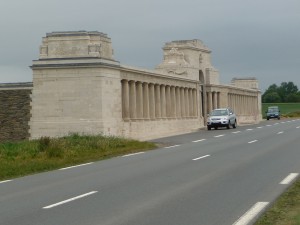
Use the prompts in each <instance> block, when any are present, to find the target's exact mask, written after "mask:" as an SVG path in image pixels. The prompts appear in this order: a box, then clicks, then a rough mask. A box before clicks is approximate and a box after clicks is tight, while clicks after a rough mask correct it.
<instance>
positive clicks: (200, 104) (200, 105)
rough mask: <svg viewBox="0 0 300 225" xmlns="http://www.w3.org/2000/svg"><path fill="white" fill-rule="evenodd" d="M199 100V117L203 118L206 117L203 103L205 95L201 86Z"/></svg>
mask: <svg viewBox="0 0 300 225" xmlns="http://www.w3.org/2000/svg"><path fill="white" fill-rule="evenodd" d="M198 94H199V100H198V102H199V115H200V116H203V117H204V114H203V111H202V110H203V101H202V95H203V91H202V90H201V86H200V88H199V93H198Z"/></svg>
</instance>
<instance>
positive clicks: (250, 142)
mask: <svg viewBox="0 0 300 225" xmlns="http://www.w3.org/2000/svg"><path fill="white" fill-rule="evenodd" d="M254 142H257V140H253V141H249V142H248V143H249V144H252V143H254Z"/></svg>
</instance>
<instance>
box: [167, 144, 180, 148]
mask: <svg viewBox="0 0 300 225" xmlns="http://www.w3.org/2000/svg"><path fill="white" fill-rule="evenodd" d="M178 146H180V145H172V146H169V147H165V148H174V147H178Z"/></svg>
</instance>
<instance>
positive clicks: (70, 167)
mask: <svg viewBox="0 0 300 225" xmlns="http://www.w3.org/2000/svg"><path fill="white" fill-rule="evenodd" d="M90 164H93V162H90V163H84V164H80V165H76V166H69V167H65V168H61V169H59V170H67V169H72V168H75V167H80V166H86V165H90Z"/></svg>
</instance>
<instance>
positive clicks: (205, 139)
mask: <svg viewBox="0 0 300 225" xmlns="http://www.w3.org/2000/svg"><path fill="white" fill-rule="evenodd" d="M205 140H206V139H200V140H196V141H193V142H201V141H205Z"/></svg>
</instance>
